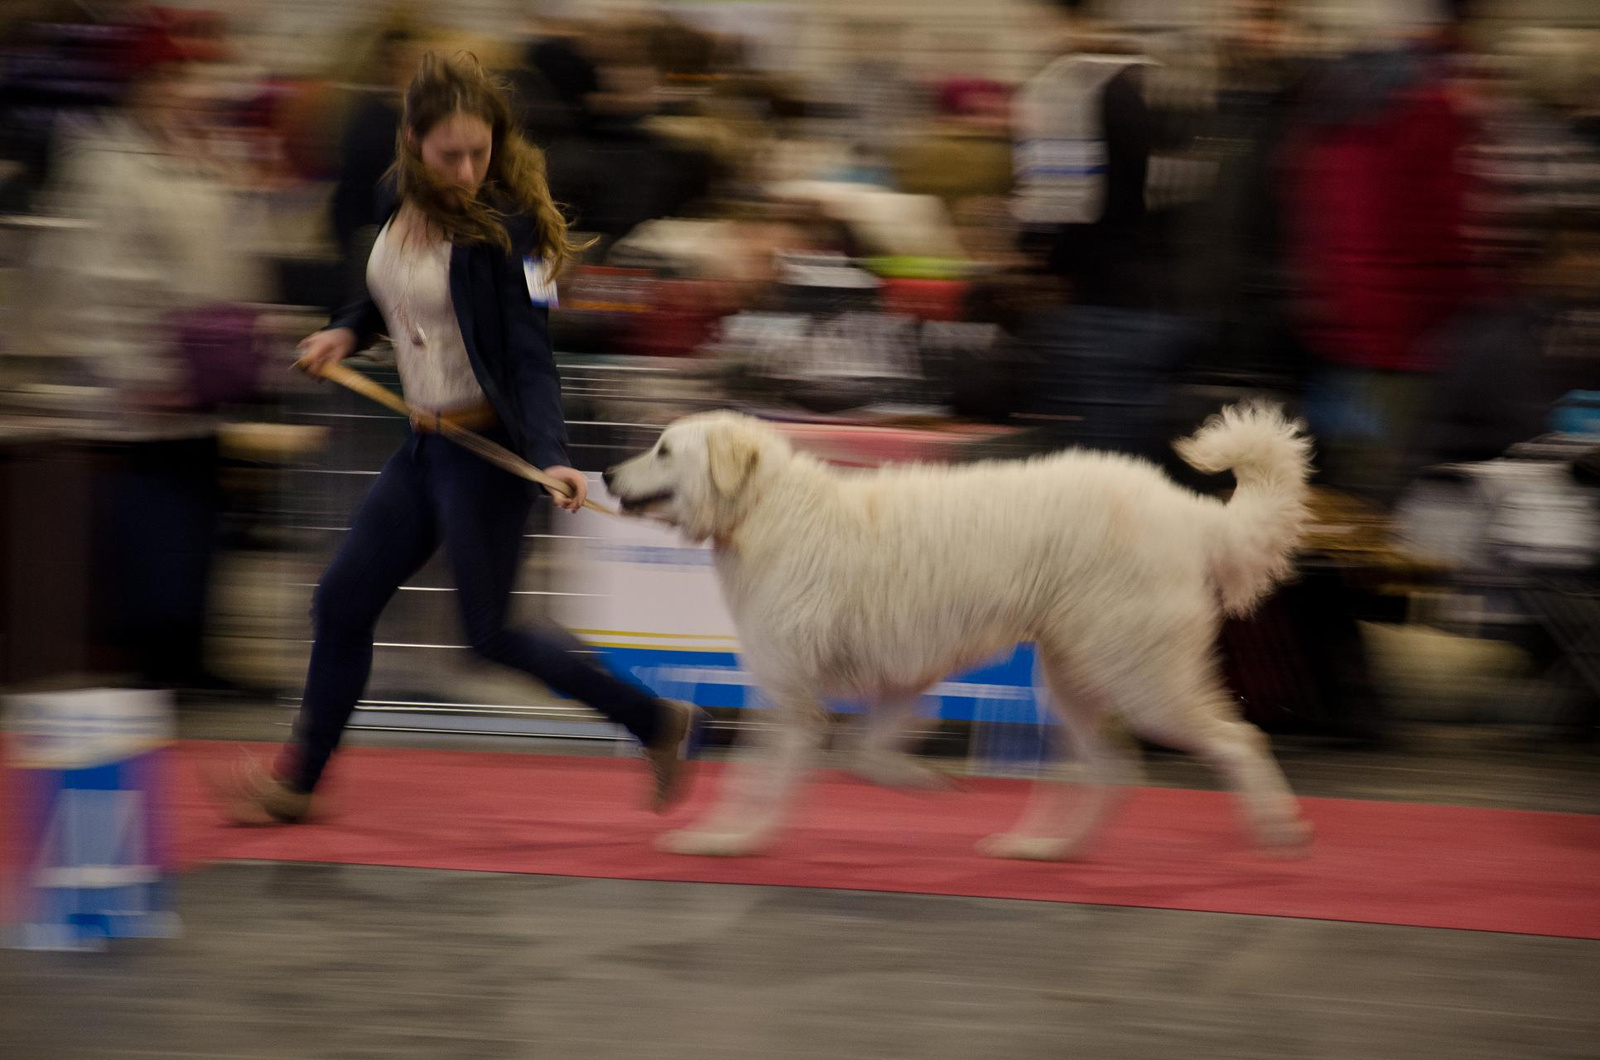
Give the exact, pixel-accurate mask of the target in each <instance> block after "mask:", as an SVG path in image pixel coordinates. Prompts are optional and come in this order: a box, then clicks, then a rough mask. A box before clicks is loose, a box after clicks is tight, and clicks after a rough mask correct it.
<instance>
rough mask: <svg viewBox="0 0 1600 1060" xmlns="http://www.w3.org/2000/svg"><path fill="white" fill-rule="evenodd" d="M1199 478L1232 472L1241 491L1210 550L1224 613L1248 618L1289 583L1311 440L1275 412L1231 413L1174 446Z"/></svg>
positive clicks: (1271, 408)
mask: <svg viewBox="0 0 1600 1060" xmlns="http://www.w3.org/2000/svg"><path fill="white" fill-rule="evenodd" d="M1174 448H1176V449H1177V451H1178V455H1179V456H1181V457H1183V459H1184V460H1185V461H1186V462H1187V463H1189V464H1191V465H1192V466H1194V467H1196V468H1198V469H1199V470H1201V471H1207V472H1210V473H1212V474H1217V473H1219V472H1222V471H1232V472H1233V475H1234V478H1236V479H1237V480H1238V482H1239V486H1238V488H1237V489H1236V490H1234V492H1233V499H1232V500H1230V501H1229V502H1228V504H1227V506H1226V507H1225V508H1224V509H1223V512H1222V518H1221V519H1220V520H1219V522H1218V525H1217V529H1216V532H1215V535H1214V537H1213V539H1212V544H1211V573H1212V577H1213V578H1214V579H1215V581H1216V585H1217V592H1218V595H1219V596H1220V597H1221V600H1222V609H1223V611H1224V612H1226V613H1227V614H1230V615H1244V614H1248V613H1249V612H1250V610H1251V609H1252V608H1253V607H1254V606H1255V605H1256V602H1257V601H1259V600H1260V599H1261V598H1262V597H1263V596H1265V595H1266V594H1267V592H1268V591H1269V590H1271V588H1272V587H1273V585H1275V584H1276V583H1277V582H1279V581H1281V580H1282V579H1283V578H1284V577H1285V576H1286V575H1288V573H1289V571H1290V569H1291V566H1292V562H1293V558H1294V551H1295V548H1296V546H1297V545H1298V544H1299V541H1300V533H1301V530H1302V528H1303V527H1304V525H1305V521H1306V499H1307V497H1308V495H1309V492H1310V491H1309V487H1308V486H1307V481H1308V480H1309V479H1310V477H1311V439H1310V438H1309V437H1307V435H1306V433H1305V427H1304V425H1303V424H1302V423H1300V422H1299V421H1295V420H1290V419H1288V418H1287V417H1285V416H1284V414H1283V410H1282V409H1280V408H1278V407H1277V406H1275V405H1268V404H1243V405H1234V406H1232V407H1230V408H1226V409H1224V410H1222V412H1221V413H1219V414H1218V415H1215V416H1213V417H1211V418H1210V419H1209V420H1207V421H1206V422H1205V425H1204V426H1202V427H1201V428H1200V430H1199V431H1198V432H1196V433H1195V434H1194V435H1192V436H1191V437H1189V438H1185V439H1183V440H1182V441H1180V442H1178V443H1176V444H1175V446H1174Z"/></svg>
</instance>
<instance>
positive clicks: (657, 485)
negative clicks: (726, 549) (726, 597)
mask: <svg viewBox="0 0 1600 1060" xmlns="http://www.w3.org/2000/svg"><path fill="white" fill-rule="evenodd" d="M789 455H790V450H789V445H788V443H787V442H786V441H785V440H784V439H783V436H782V435H780V434H778V433H777V432H776V431H774V430H772V429H771V428H770V427H767V426H765V425H763V424H762V423H761V421H760V420H757V419H753V418H752V417H749V416H741V415H738V414H737V413H732V412H704V413H699V414H697V415H694V416H686V417H684V418H683V419H681V420H678V421H676V422H675V423H673V424H671V425H670V426H668V427H667V429H666V430H664V431H662V432H661V437H660V438H659V439H657V440H656V444H655V445H654V446H653V447H652V448H650V449H649V450H647V451H645V452H643V453H640V454H639V455H638V456H636V457H634V458H632V459H631V460H627V461H624V462H623V463H621V464H618V465H617V466H616V467H613V468H611V469H609V470H608V471H606V473H605V475H604V476H603V477H604V479H605V483H606V487H607V488H608V489H610V490H611V495H612V496H614V497H616V498H617V501H618V502H619V503H620V504H621V505H622V510H623V512H625V513H626V514H628V515H638V516H645V517H648V518H652V519H659V520H661V521H662V522H666V523H670V524H671V525H673V526H676V527H677V528H678V529H679V530H680V531H682V533H683V535H684V536H685V537H687V538H689V539H690V540H691V541H704V540H706V539H707V538H722V539H725V538H728V537H730V536H731V535H732V534H733V531H734V530H735V529H736V528H737V527H738V525H739V523H740V522H742V521H743V519H744V516H745V513H746V512H747V511H748V510H749V506H750V504H751V503H753V499H754V496H755V494H756V492H757V491H758V489H759V486H760V484H761V483H762V481H763V480H764V479H765V478H766V477H767V476H768V475H770V474H771V473H772V472H774V471H776V470H777V468H778V466H779V465H781V463H782V462H783V461H785V460H786V459H788V457H789Z"/></svg>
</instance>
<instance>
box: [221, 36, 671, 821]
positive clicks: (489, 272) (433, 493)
mask: <svg viewBox="0 0 1600 1060" xmlns="http://www.w3.org/2000/svg"><path fill="white" fill-rule="evenodd" d="M401 130H402V131H401V134H400V137H399V143H398V160H397V161H396V164H395V167H394V170H393V171H392V172H393V174H394V178H395V179H394V181H393V187H392V189H391V192H392V193H391V194H390V195H389V196H388V198H389V199H392V200H393V205H392V206H391V207H390V209H389V210H388V211H387V220H386V222H385V223H384V225H383V227H382V229H381V231H380V232H379V234H378V238H377V241H376V242H375V243H374V245H373V248H372V253H371V256H370V258H369V260H368V263H367V286H368V290H369V291H370V295H364V296H363V297H362V298H359V299H357V300H356V301H355V302H354V303H353V304H352V305H351V306H350V307H349V308H347V309H346V310H344V311H343V312H341V313H339V314H338V315H337V316H335V318H334V319H333V321H332V322H331V323H330V324H329V325H328V327H327V328H325V329H324V330H322V331H319V332H317V333H316V334H314V335H312V336H310V337H309V338H307V339H306V340H305V341H304V342H302V343H301V345H300V352H301V355H302V365H303V366H304V367H306V368H308V369H309V370H310V371H312V372H313V373H315V372H317V371H318V370H320V369H322V368H325V367H327V366H329V365H332V364H336V363H337V362H339V361H340V360H342V359H344V358H345V357H348V356H349V355H350V354H352V353H354V352H355V351H356V350H358V349H360V348H362V347H363V346H365V345H366V344H367V343H369V342H370V341H372V339H373V337H374V336H375V335H376V334H377V333H378V332H379V331H380V330H386V331H387V333H388V334H389V335H390V336H391V338H392V339H393V340H394V343H395V352H396V358H397V360H398V364H399V369H400V379H401V384H402V387H403V388H404V390H405V396H406V399H407V400H408V401H409V402H410V403H411V404H413V405H416V406H418V407H420V408H423V409H426V410H428V411H430V412H432V413H434V422H414V423H413V424H412V435H411V438H410V439H409V440H408V441H407V442H406V444H405V445H404V446H403V447H402V448H401V449H400V451H399V452H397V453H396V454H395V455H394V456H393V457H392V458H391V459H390V460H389V462H388V464H387V465H385V467H384V469H383V471H382V473H381V474H380V475H379V476H378V480H377V482H376V484H375V485H374V486H373V488H372V492H371V493H370V494H368V496H367V499H366V501H365V502H364V503H363V504H362V506H361V508H360V510H359V511H358V512H357V514H356V516H355V519H354V520H353V522H352V524H351V527H350V531H349V534H348V536H347V537H346V539H345V542H344V544H343V546H342V547H341V548H340V550H339V553H338V555H337V556H335V558H334V560H333V563H332V565H331V566H329V568H328V570H327V572H326V573H325V574H324V575H323V578H322V581H321V583H320V584H319V585H318V587H317V592H316V596H315V602H314V604H313V607H312V615H313V621H314V624H315V641H314V644H313V647H312V651H311V665H310V670H309V672H308V674H307V676H306V689H305V697H304V699H303V701H302V703H301V708H300V716H299V719H298V721H297V722H296V724H295V728H294V736H293V739H292V740H291V742H290V744H289V746H288V747H287V748H285V751H284V754H283V755H282V756H281V757H280V758H279V760H278V763H277V766H276V768H275V769H274V770H273V771H272V772H271V774H266V775H264V774H260V773H258V774H257V775H255V776H254V777H246V778H243V779H241V780H239V781H237V782H235V783H234V784H233V785H232V786H231V789H230V791H229V792H228V794H229V795H230V796H231V797H230V798H229V800H228V807H229V810H230V814H231V815H232V816H233V817H234V818H235V819H236V820H240V821H258V822H260V821H265V820H269V819H270V820H277V821H284V822H289V821H296V820H299V819H301V818H302V817H304V816H305V815H306V813H307V812H308V811H309V809H310V807H311V793H312V792H313V791H314V790H315V788H316V786H317V782H318V780H319V779H320V778H321V776H322V773H323V769H324V767H325V766H326V765H327V763H328V759H329V757H330V756H331V755H332V753H333V751H334V748H335V747H336V746H337V745H338V742H339V737H340V735H341V734H342V733H343V731H344V728H345V725H346V724H347V723H348V721H349V719H350V714H351V711H352V710H353V709H354V708H355V705H356V700H357V699H358V698H359V697H360V696H361V693H362V690H363V689H364V688H365V686H366V682H367V676H368V673H369V671H370V670H371V665H372V639H373V629H374V627H375V625H376V623H377V621H378V616H379V614H380V613H381V612H382V611H383V608H384V606H385V605H386V604H387V603H388V601H389V599H390V598H391V597H392V596H393V595H394V593H395V592H396V590H397V589H398V588H399V586H400V585H401V583H402V582H404V581H405V580H406V579H407V578H408V577H410V576H411V575H412V574H413V573H415V572H416V571H417V569H418V568H420V567H421V566H422V565H423V564H424V563H425V562H427V560H428V559H429V558H430V557H431V556H432V555H433V553H434V551H435V550H436V549H437V548H438V547H439V545H440V543H441V542H442V543H443V545H444V547H445V549H446V552H447V554H448V557H449V560H450V564H451V567H452V570H453V573H454V575H455V579H456V589H457V593H458V596H459V599H460V602H461V612H462V618H463V621H464V623H465V626H466V632H467V637H468V640H469V642H470V644H471V645H472V648H473V649H474V650H475V651H476V652H477V653H478V654H479V655H481V656H483V657H485V658H488V659H491V660H493V661H495V662H499V663H503V664H505V665H508V666H512V667H515V668H517V669H519V670H522V671H524V672H526V673H528V674H530V675H532V676H534V677H537V678H539V679H540V680H542V681H544V682H545V683H546V684H548V685H549V686H550V687H552V688H554V689H555V690H557V691H558V692H562V693H564V694H566V695H569V696H572V697H574V698H576V699H579V700H581V701H583V702H585V703H587V704H589V705H590V706H593V707H594V708H595V709H597V710H599V711H600V712H601V713H602V714H604V715H605V716H606V717H608V718H609V719H611V720H612V721H614V722H617V723H618V724H620V725H622V726H624V727H626V728H627V729H628V731H629V732H630V733H632V734H633V735H634V737H636V738H637V739H638V740H639V742H640V743H641V744H642V745H643V746H644V748H645V750H646V757H647V758H648V760H649V762H650V765H651V767H652V770H653V773H654V782H655V805H656V807H657V809H663V808H665V807H666V806H667V805H668V804H669V803H670V802H671V801H672V800H673V798H674V797H675V796H676V795H677V794H678V793H679V790H680V783H679V781H680V780H681V777H682V768H683V767H682V761H681V750H682V747H683V744H684V742H685V739H686V737H687V735H688V732H689V729H690V724H691V721H692V715H693V708H691V707H689V706H688V705H687V704H682V703H673V702H668V701H663V700H659V699H656V698H654V697H653V696H650V695H649V694H647V693H645V692H644V691H642V690H640V689H639V688H637V687H634V686H633V685H630V684H627V683H625V682H623V681H619V680H617V679H616V678H614V677H612V676H611V675H609V674H608V673H606V672H605V671H604V670H602V669H600V668H599V667H597V666H595V665H594V664H593V663H591V662H589V661H587V660H586V659H585V658H584V656H583V655H581V654H579V653H578V649H579V648H580V647H581V645H580V644H579V642H578V641H577V640H576V638H574V637H572V636H571V635H570V634H567V633H565V632H564V631H561V632H559V633H552V632H537V633H536V632H531V631H520V630H511V629H507V628H506V625H505V621H506V611H507V607H508V605H509V602H510V596H511V589H512V584H513V581H514V579H515V576H516V571H517V564H518V557H519V553H520V550H521V543H522V538H523V533H524V530H525V527H526V524H527V520H528V514H529V511H530V509H531V507H532V504H533V501H534V496H535V494H534V487H533V486H532V485H530V484H529V483H527V482H525V481H524V480H522V479H519V478H517V477H515V476H513V475H511V474H509V473H507V472H505V471H503V470H501V469H499V468H497V467H494V466H492V465H490V464H488V463H486V462H484V461H483V460H481V459H480V458H478V457H476V456H474V455H472V454H471V453H469V452H467V451H466V450H464V449H462V448H460V447H459V446H456V445H455V444H453V443H451V442H449V441H447V440H445V439H444V438H443V437H441V436H440V435H439V434H438V433H436V432H437V421H439V420H446V421H453V422H455V423H458V424H460V425H462V426H466V427H469V428H471V429H473V430H477V431H480V432H482V433H483V434H485V435H486V436H488V437H490V438H492V439H494V440H495V441H497V442H499V443H501V444H502V445H505V446H507V447H508V448H510V449H512V450H513V451H515V452H519V453H521V454H522V455H523V456H524V457H525V458H527V459H528V460H529V461H530V462H532V463H533V464H535V465H536V466H538V467H542V468H544V469H545V473H546V474H548V475H550V476H551V477H552V478H555V479H557V480H558V481H560V482H562V483H564V484H565V485H566V486H567V487H568V489H569V490H570V491H571V492H570V493H567V494H561V493H557V492H556V491H554V490H551V491H550V493H551V496H552V497H553V498H554V499H555V502H556V504H557V505H558V506H560V507H561V508H563V509H565V510H567V511H570V512H576V511H577V510H578V509H579V508H581V507H582V505H583V501H584V498H585V495H586V492H587V483H586V481H585V479H584V477H583V475H582V474H581V473H580V472H578V471H575V470H573V468H572V467H570V466H568V459H567V455H566V428H565V424H564V423H563V421H562V415H561V393H560V380H559V378H558V376H557V374H556V366H555V361H554V358H553V357H552V356H551V352H550V342H549V337H548V329H547V313H548V310H547V306H548V303H549V301H550V294H551V292H552V291H553V279H554V277H555V276H556V274H557V273H559V271H560V269H561V267H562V266H563V265H564V264H565V263H566V262H567V260H568V259H569V258H570V257H571V256H572V255H573V253H574V251H575V249H576V248H575V247H574V246H573V244H572V242H571V241H570V240H569V238H568V236H567V230H566V223H565V221H564V220H563V219H562V216H561V214H560V212H559V211H558V210H557V209H556V206H555V204H554V203H553V202H552V201H551V198H550V192H549V188H548V185H547V184H546V182H545V177H544V160H543V156H542V155H541V154H540V153H539V152H538V151H537V150H536V149H535V148H533V147H531V146H530V145H528V144H527V143H526V142H524V141H523V140H522V138H521V137H520V136H519V135H518V134H517V133H516V132H515V131H514V130H513V129H512V127H511V116H510V109H509V106H508V103H507V101H506V98H505V96H504V95H503V94H502V93H501V92H500V90H499V88H498V86H497V85H496V84H495V83H494V82H493V81H492V80H491V79H490V77H489V76H488V75H487V74H486V73H485V71H484V70H483V68H482V67H481V66H480V65H479V64H478V63H477V61H476V60H473V59H470V58H464V59H459V60H453V61H452V60H444V59H441V58H439V57H437V56H434V55H429V56H427V57H426V58H424V60H423V62H422V66H421V68H420V70H419V71H418V73H417V74H416V76H415V77H414V78H413V79H412V81H411V84H410V86H409V88H408V89H407V91H406V98H405V113H404V118H403V121H402V125H401Z"/></svg>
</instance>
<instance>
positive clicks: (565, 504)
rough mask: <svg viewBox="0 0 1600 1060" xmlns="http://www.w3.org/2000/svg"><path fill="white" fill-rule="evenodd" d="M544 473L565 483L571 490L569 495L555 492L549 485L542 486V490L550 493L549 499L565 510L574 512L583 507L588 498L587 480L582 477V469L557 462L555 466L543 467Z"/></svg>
mask: <svg viewBox="0 0 1600 1060" xmlns="http://www.w3.org/2000/svg"><path fill="white" fill-rule="evenodd" d="M544 473H545V474H546V475H549V476H550V477H551V478H553V479H555V480H557V481H558V482H562V483H564V484H566V485H567V486H568V487H570V488H571V490H572V495H571V496H570V497H569V496H567V495H566V494H563V493H558V492H556V491H555V490H553V489H551V488H550V487H549V486H546V487H545V488H544V491H545V492H546V493H548V494H550V497H551V499H552V500H554V501H555V502H556V507H558V508H561V509H563V510H565V511H569V512H575V511H577V510H578V509H579V508H582V507H583V502H584V501H586V500H588V499H589V480H588V479H587V478H584V476H583V472H582V471H579V470H577V469H576V468H570V467H565V466H563V465H561V464H557V465H556V466H555V467H547V468H545V469H544Z"/></svg>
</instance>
